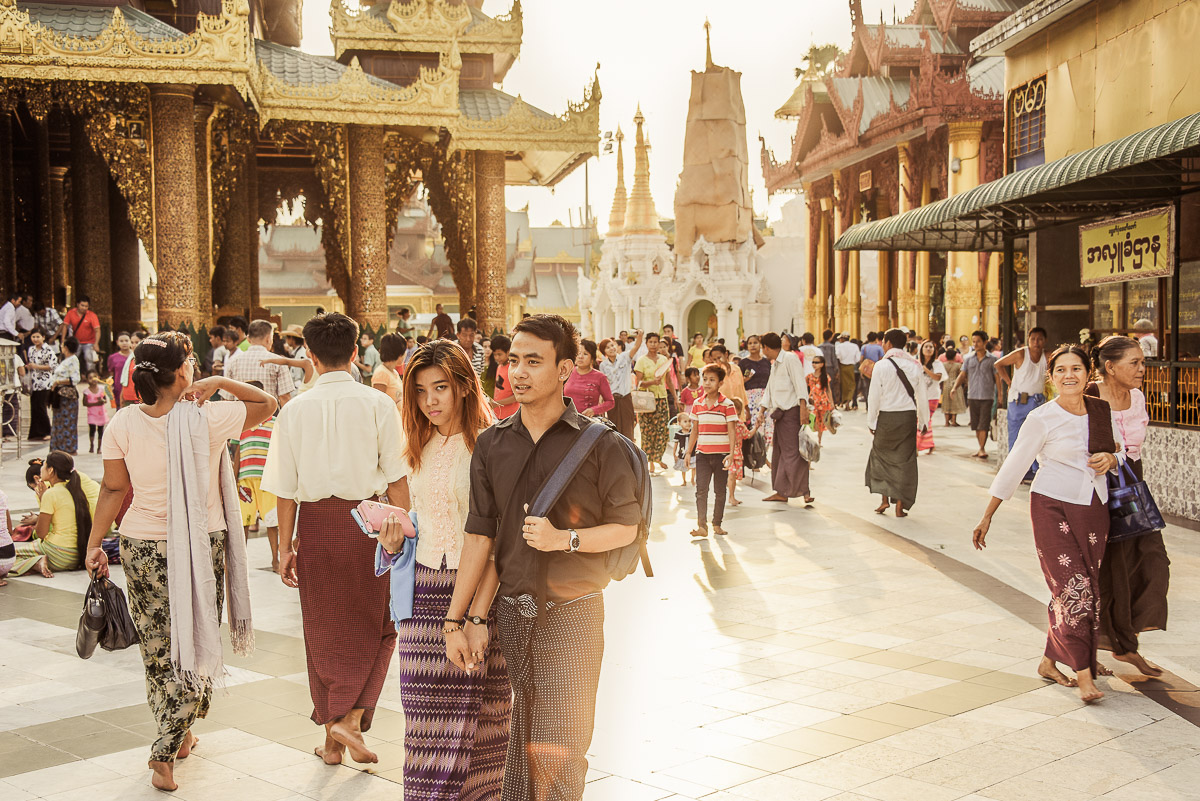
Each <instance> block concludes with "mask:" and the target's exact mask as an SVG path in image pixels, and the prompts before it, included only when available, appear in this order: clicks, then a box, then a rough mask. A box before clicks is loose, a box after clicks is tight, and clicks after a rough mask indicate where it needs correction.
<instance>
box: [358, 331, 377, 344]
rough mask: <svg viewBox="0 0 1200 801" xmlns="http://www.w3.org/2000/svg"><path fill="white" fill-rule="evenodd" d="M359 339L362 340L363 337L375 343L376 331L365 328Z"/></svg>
mask: <svg viewBox="0 0 1200 801" xmlns="http://www.w3.org/2000/svg"><path fill="white" fill-rule="evenodd" d="M359 337H360V338H361V337H366V338H367V339H369V340H371V341H372V342H374V341H375V332H374V331H372V330H371V329H370V328H364V329H363V330H362V331H361V332H360V333H359Z"/></svg>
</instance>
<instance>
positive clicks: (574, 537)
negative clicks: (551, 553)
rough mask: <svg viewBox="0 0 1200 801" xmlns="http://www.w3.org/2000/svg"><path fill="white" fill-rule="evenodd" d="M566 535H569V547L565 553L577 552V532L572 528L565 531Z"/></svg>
mask: <svg viewBox="0 0 1200 801" xmlns="http://www.w3.org/2000/svg"><path fill="white" fill-rule="evenodd" d="M567 533H568V534H570V535H571V540H570V543H571V544H570V545H569V546H568V547H567V551H566V552H567V553H577V552H578V551H579V532H578V531H576V530H575V529H573V528H569V529H567Z"/></svg>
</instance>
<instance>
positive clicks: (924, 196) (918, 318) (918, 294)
mask: <svg viewBox="0 0 1200 801" xmlns="http://www.w3.org/2000/svg"><path fill="white" fill-rule="evenodd" d="M930 192H931V190H930V187H929V180H928V178H927V177H925V176H922V177H921V205H922V206H927V205H929V201H930V199H931V195H930ZM916 270H917V274H916V277H915V283H916V287H917V288H916V291H915V292H913V322H912V326H911V328H912V329H913V330H914V331H917V332H918V333H919V334H920V335H921V336H923V337H927V336H929V334H930V330H929V327H930V322H929V251H928V250H922V251H918V252H917V258H916Z"/></svg>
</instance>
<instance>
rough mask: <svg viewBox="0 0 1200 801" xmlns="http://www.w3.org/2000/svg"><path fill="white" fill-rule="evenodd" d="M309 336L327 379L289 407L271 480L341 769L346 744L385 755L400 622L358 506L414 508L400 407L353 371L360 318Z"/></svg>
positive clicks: (312, 324) (316, 701)
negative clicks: (377, 721) (375, 740)
mask: <svg viewBox="0 0 1200 801" xmlns="http://www.w3.org/2000/svg"><path fill="white" fill-rule="evenodd" d="M304 341H305V344H306V345H307V347H308V358H309V359H311V360H312V363H313V367H314V368H315V369H316V372H317V373H318V374H319V377H318V378H317V380H316V382H315V384H314V385H313V387H312V389H310V390H309V391H307V392H305V393H304V394H302V395H300V396H299V397H297V398H296V399H295V400H293V401H292V402H291V403H289V404H288V405H287V406H284V407H283V409H282V410H281V411H280V414H279V417H278V419H277V420H276V421H275V430H274V432H273V434H272V436H271V449H270V451H269V452H268V454H267V464H266V468H265V470H264V472H263V479H262V488H263V490H265V491H266V492H270V493H272V494H273V495H275V496H276V497H277V498H279V535H280V537H279V539H280V542H279V574H280V576H281V577H282V579H283V583H284V584H286V585H287V586H289V587H298V588H299V590H300V611H301V612H302V614H303V616H304V648H305V651H306V652H307V655H308V685H309V691H310V692H311V694H312V699H313V713H312V720H313V722H314V723H317V724H319V725H322V726H324V727H325V732H326V733H325V744H324V745H323V746H322V747H319V748H317V749H316V751H317V754H318V755H319V756H321V757H322V758H323V759H324V760H325V762H326V763H327V764H330V765H340V764H341V762H342V754H343V752H344V751H349V753H350V758H351V759H353V760H354V761H355V762H378V761H379V758H378V757H377V756H376V755H375V754H374V753H373V752H372V751H371V750H370V749H369V748H367V746H366V743H365V741H364V740H363V732H365V731H367V730H368V729H369V728H370V727H371V718H372V716H373V714H374V711H375V705H376V702H377V701H378V700H379V693H380V691H381V690H382V689H383V681H384V679H385V678H386V676H387V669H388V663H389V662H390V661H391V658H392V652H393V650H395V645H396V629H395V626H394V625H393V623H392V620H391V615H390V614H389V611H388V598H389V588H390V584H389V579H388V577H387V576H382V577H377V576H376V575H375V541H374V540H372V539H370V538H368V537H366V536H364V535H363V532H362V531H361V530H360V529H359V527H358V525H357V524H356V523H355V522H354V519H353V518H352V517H351V516H350V510H351V509H353V508H354V507H355V506H357V505H358V504H359V503H360V502H361V501H364V500H368V499H374V498H375V497H376V496H378V495H382V494H384V493H386V494H387V496H388V502H389V503H391V504H393V505H395V506H401V507H404V508H408V482H407V474H408V465H407V462H406V461H405V460H404V458H403V456H402V454H403V453H404V439H403V434H402V433H401V428H400V415H399V413H398V412H397V411H396V404H395V403H393V402H392V400H391V398H390V397H388V396H387V395H386V394H384V393H382V392H379V391H377V390H374V389H372V388H371V387H369V386H366V385H364V384H360V383H359V382H358V381H356V380H355V379H354V377H353V376H352V375H351V373H350V365H351V362H353V361H354V359H355V357H356V356H357V355H358V325H357V324H356V323H355V322H354V321H353V320H351V319H350V318H349V317H347V316H345V315H343V314H323V315H319V316H317V317H314V318H312V319H311V320H309V321H308V324H307V325H305V326H304ZM289 380H290V376H289ZM293 531H295V546H293V541H292V535H291V533H292V532H293Z"/></svg>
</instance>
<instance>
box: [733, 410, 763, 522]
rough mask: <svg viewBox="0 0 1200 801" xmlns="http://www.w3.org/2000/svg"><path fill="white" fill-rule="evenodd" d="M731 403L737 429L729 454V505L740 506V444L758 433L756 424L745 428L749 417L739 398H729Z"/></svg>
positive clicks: (742, 475)
mask: <svg viewBox="0 0 1200 801" xmlns="http://www.w3.org/2000/svg"><path fill="white" fill-rule="evenodd" d="M730 401H732V402H733V408H734V410H735V411H737V421H736V423H735V425H736V429H737V447H735V448H734V449H733V450H732V452H731V453H730V454H729V456H730V459H729V505H730V506H741V504H742V502H741V501H739V500H738V499H737V497H736V493H737V483H738V480H739V479H741V478H743V477H744V475H745V469H744V467H745V459H744V458H743V455H742V447H741V446H742V443H743V442H745V441H746V440H748V439H750V438H751V437H753V436H754V433H755V432H756V431H758V426H759V424H758V423H755V424H754V425H753V426H752V427H750V428H746V418H747V417H749V412H748V411H747V410H746V404H744V403H742V399H741V398H730Z"/></svg>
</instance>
